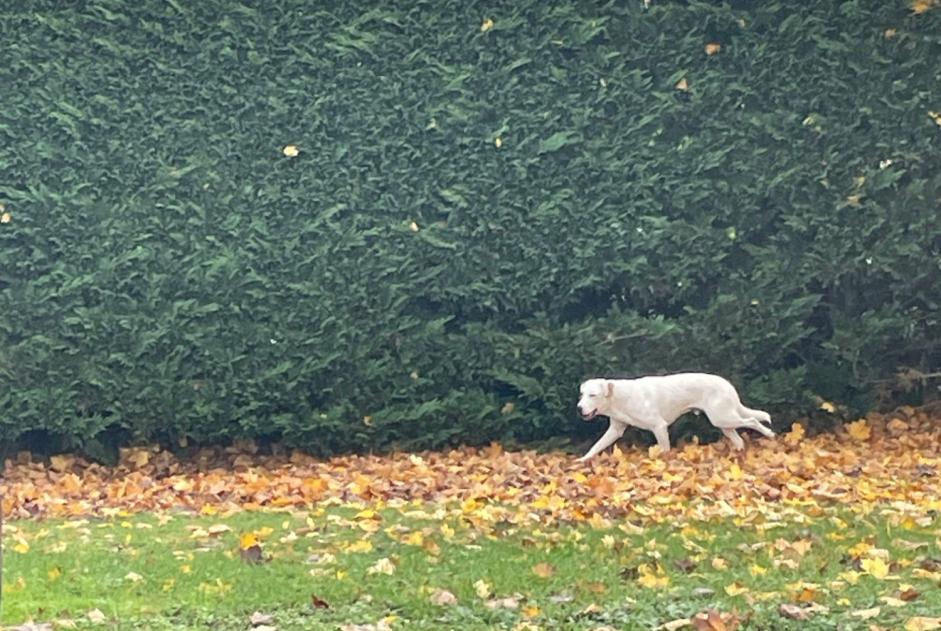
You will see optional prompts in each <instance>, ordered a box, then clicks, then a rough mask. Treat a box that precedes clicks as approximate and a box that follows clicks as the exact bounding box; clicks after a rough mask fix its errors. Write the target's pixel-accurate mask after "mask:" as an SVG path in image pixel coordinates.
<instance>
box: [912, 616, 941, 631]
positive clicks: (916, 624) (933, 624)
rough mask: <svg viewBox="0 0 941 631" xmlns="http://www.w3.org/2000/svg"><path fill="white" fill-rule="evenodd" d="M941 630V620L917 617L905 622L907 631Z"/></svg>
mask: <svg viewBox="0 0 941 631" xmlns="http://www.w3.org/2000/svg"><path fill="white" fill-rule="evenodd" d="M932 629H941V618H929V617H927V616H915V617H914V618H909V619H908V620H906V621H905V631H931V630H932Z"/></svg>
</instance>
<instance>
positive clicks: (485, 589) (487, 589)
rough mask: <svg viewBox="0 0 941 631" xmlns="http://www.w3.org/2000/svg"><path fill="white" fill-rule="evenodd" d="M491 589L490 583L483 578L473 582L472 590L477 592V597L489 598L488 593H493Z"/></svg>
mask: <svg viewBox="0 0 941 631" xmlns="http://www.w3.org/2000/svg"><path fill="white" fill-rule="evenodd" d="M491 589H492V588H491V586H490V583H488V582H487V581H485V580H484V579H480V580H478V581H475V582H474V591H475V592H476V593H477V597H478V598H484V599H485V598H490V595H491V594H492V593H493V592H492V591H491Z"/></svg>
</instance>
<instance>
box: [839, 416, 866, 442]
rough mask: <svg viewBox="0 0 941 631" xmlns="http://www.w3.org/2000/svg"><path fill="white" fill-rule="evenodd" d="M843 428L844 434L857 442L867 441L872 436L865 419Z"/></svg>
mask: <svg viewBox="0 0 941 631" xmlns="http://www.w3.org/2000/svg"><path fill="white" fill-rule="evenodd" d="M845 427H846V433H847V434H849V435H850V438H852V439H853V440H855V441H857V442H863V441H865V440H869V436H870V435H871V434H872V430H871V429H870V428H869V424H868V423H867V422H866V420H865V419H860V420H858V421H856V422H855V423H848V424H847V425H846V426H845Z"/></svg>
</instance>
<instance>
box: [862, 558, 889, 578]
mask: <svg viewBox="0 0 941 631" xmlns="http://www.w3.org/2000/svg"><path fill="white" fill-rule="evenodd" d="M860 565H861V566H862V568H863V571H864V572H866V573H867V574H869V575H870V576H872V577H873V578H878V579H879V580H882V579H884V578H885V577H886V576H888V575H889V565H888V564H887V563H886V562H885V561H883V560H882V559H863V560H862V561H861V563H860Z"/></svg>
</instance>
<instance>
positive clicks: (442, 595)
mask: <svg viewBox="0 0 941 631" xmlns="http://www.w3.org/2000/svg"><path fill="white" fill-rule="evenodd" d="M430 600H431V604H433V605H441V606H445V605H456V604H457V596H455V595H454V594H452V593H451V592H449V591H448V590H446V589H436V590H435V591H434V592H432V594H431V598H430Z"/></svg>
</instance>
